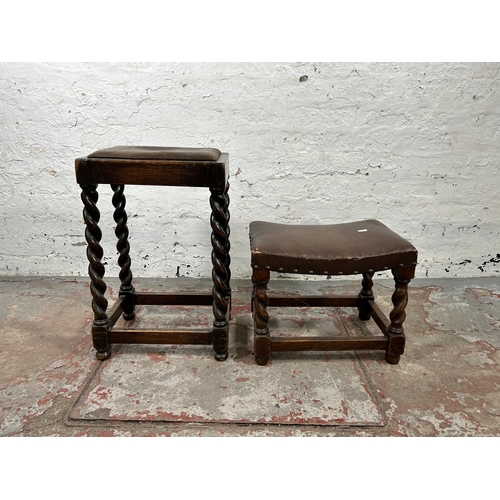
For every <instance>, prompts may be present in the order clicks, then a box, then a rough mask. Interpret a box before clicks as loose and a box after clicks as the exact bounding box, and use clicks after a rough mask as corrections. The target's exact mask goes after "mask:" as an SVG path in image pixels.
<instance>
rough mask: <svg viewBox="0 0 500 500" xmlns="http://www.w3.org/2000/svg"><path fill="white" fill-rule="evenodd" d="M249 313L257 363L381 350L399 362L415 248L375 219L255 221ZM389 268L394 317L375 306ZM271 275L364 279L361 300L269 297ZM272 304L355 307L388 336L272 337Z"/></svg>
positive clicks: (352, 297) (349, 297) (351, 297)
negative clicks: (377, 283)
mask: <svg viewBox="0 0 500 500" xmlns="http://www.w3.org/2000/svg"><path fill="white" fill-rule="evenodd" d="M250 246H251V252H252V257H251V262H252V280H253V283H254V289H253V297H252V311H253V319H254V331H255V336H254V349H255V360H256V362H257V363H258V364H259V365H265V364H266V363H267V362H268V360H269V356H270V355H271V354H272V353H273V352H277V351H350V350H353V351H357V350H384V351H385V359H386V361H387V362H388V363H391V364H397V363H398V362H399V358H400V356H401V354H403V351H404V345H405V335H404V329H403V322H404V320H405V317H406V314H405V308H406V304H407V301H408V294H407V287H408V283H409V282H410V281H411V279H412V278H413V277H414V274H415V266H416V264H417V262H416V261H417V250H416V249H415V247H414V246H413V245H412V244H411V243H409V242H408V241H406V240H405V239H403V238H402V237H401V236H398V235H397V234H396V233H394V232H393V231H391V230H390V229H389V228H388V227H387V226H385V225H384V224H382V223H381V222H379V221H377V220H365V221H358V222H351V223H346V224H333V225H286V224H275V223H271V222H261V221H257V222H252V223H251V224H250ZM389 269H390V270H391V271H392V274H393V276H394V280H395V283H396V289H395V291H394V294H393V295H392V303H393V305H394V308H393V309H392V312H391V313H390V320H388V319H387V318H386V316H384V314H383V313H382V311H381V310H380V308H379V306H378V305H377V304H376V303H375V300H374V295H373V291H372V286H373V281H372V278H373V275H374V273H375V272H377V271H384V270H389ZM271 271H275V272H280V273H295V274H297V273H298V274H312V275H329V276H346V275H352V274H360V275H362V276H363V280H362V289H361V291H360V293H359V294H358V295H344V296H341V295H337V296H335V297H320V296H302V297H268V295H267V284H268V282H269V278H270V273H271ZM268 306H277V307H285V306H286V307H304V306H310V307H357V308H358V310H359V318H360V319H362V320H368V319H370V317H372V318H373V319H374V320H375V323H376V324H377V325H378V327H379V328H380V330H381V331H382V333H383V334H384V336H371V337H362V338H356V337H345V336H341V337H334V338H332V337H290V336H287V337H281V336H280V337H271V336H270V334H269V328H268V320H269V314H268V312H267V307H268Z"/></svg>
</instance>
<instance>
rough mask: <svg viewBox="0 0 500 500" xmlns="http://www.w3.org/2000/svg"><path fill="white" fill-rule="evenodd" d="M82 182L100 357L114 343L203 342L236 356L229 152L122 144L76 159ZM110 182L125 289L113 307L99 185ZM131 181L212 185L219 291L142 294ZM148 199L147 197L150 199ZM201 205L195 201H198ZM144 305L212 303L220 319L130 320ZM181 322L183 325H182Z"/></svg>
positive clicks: (221, 353) (219, 354)
mask: <svg viewBox="0 0 500 500" xmlns="http://www.w3.org/2000/svg"><path fill="white" fill-rule="evenodd" d="M75 171H76V180H77V183H78V184H79V185H80V187H81V189H82V193H81V198H82V201H83V204H84V210H83V218H84V221H85V224H86V230H85V238H86V241H87V258H88V261H89V276H90V279H91V285H90V291H91V294H92V310H93V313H94V320H93V323H92V340H93V344H94V347H95V349H96V351H97V353H96V356H97V358H98V359H100V360H104V359H107V358H108V357H109V356H110V355H111V346H112V345H113V344H202V345H212V346H213V349H214V357H215V359H217V360H218V361H224V360H225V359H226V358H227V356H228V337H229V323H228V322H229V316H230V309H231V288H230V278H231V274H230V257H229V250H230V244H229V192H228V191H229V182H228V179H229V156H228V154H227V153H221V152H220V151H219V150H218V149H214V148H183V147H158V146H114V147H110V148H106V149H100V150H98V151H95V152H93V153H91V154H89V155H87V156H86V157H82V158H77V159H76V160H75ZM100 184H109V185H110V187H111V190H112V191H113V195H112V203H113V206H114V208H115V211H114V214H113V218H114V220H115V222H116V228H115V234H116V237H117V243H116V249H117V251H118V265H119V267H120V274H119V277H120V282H121V285H120V294H119V298H118V300H117V302H116V303H115V304H114V305H113V306H112V307H111V308H109V310H108V301H107V299H106V297H105V292H106V288H107V287H106V283H105V281H104V265H103V263H102V257H103V248H102V247H101V245H100V240H101V237H102V233H101V230H100V228H99V219H100V212H99V209H98V207H97V201H98V198H99V195H98V191H97V188H98V186H99V185H100ZM125 185H149V186H183V187H205V188H208V189H209V190H210V199H209V203H210V207H211V214H210V221H207V223H208V222H210V225H211V228H212V235H211V244H212V255H211V258H212V280H213V287H212V291H211V293H203V292H200V293H189V294H177V293H165V292H138V291H136V290H135V288H134V286H133V285H132V271H131V259H130V245H129V241H128V236H129V230H128V226H127V213H126V211H125V203H126V200H125V194H124V188H125ZM145 203H147V200H146V202H145ZM193 208H195V207H193ZM137 305H165V306H167V305H184V306H194V305H198V306H212V310H213V316H214V322H213V327H212V328H210V329H199V330H195V329H191V328H190V329H183V330H181V329H179V328H157V329H146V328H144V329H140V328H133V327H131V326H130V325H128V324H125V326H122V327H119V326H117V325H116V323H117V321H118V319H119V318H120V316H123V318H124V319H125V321H131V320H133V319H134V318H135V308H136V306H137ZM174 326H175V325H174Z"/></svg>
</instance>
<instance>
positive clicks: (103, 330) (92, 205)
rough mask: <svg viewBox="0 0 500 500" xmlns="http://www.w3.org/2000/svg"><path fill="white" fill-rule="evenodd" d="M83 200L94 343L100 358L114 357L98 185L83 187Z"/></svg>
mask: <svg viewBox="0 0 500 500" xmlns="http://www.w3.org/2000/svg"><path fill="white" fill-rule="evenodd" d="M81 188H82V194H81V198H82V201H83V205H84V209H83V219H84V221H85V224H86V228H85V239H86V240H87V259H88V261H89V267H88V271H89V276H90V280H91V283H90V292H91V294H92V310H93V312H94V320H93V323H92V340H93V344H94V347H95V348H96V350H97V354H96V356H97V358H98V359H100V360H103V359H106V358H108V357H109V356H110V355H111V345H110V343H109V339H108V316H107V314H106V309H107V307H108V301H107V300H106V297H105V293H106V283H105V282H104V265H103V264H102V261H101V260H102V257H103V253H104V252H103V249H102V247H101V245H100V241H101V238H102V232H101V230H100V228H99V225H98V223H99V219H100V212H99V209H98V208H97V200H98V198H99V195H98V193H97V185H84V186H81Z"/></svg>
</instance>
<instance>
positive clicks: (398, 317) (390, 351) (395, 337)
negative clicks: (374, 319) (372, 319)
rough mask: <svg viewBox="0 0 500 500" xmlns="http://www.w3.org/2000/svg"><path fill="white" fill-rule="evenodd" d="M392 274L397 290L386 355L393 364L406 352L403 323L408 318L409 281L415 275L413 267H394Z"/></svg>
mask: <svg viewBox="0 0 500 500" xmlns="http://www.w3.org/2000/svg"><path fill="white" fill-rule="evenodd" d="M392 274H393V276H394V281H395V290H394V293H393V294H392V303H393V305H394V307H393V309H392V311H391V313H390V315H389V319H390V320H391V324H390V325H389V327H388V329H387V333H388V336H389V342H388V346H387V351H386V355H385V360H386V361H387V362H388V363H390V364H393V365H396V364H398V363H399V359H400V357H401V354H403V352H404V346H405V334H404V328H403V323H404V321H405V319H406V312H405V309H406V305H407V304H408V283H410V281H411V278H412V277H413V268H399V269H393V270H392Z"/></svg>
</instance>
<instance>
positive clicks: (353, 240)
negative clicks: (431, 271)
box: [250, 220, 417, 275]
mask: <svg viewBox="0 0 500 500" xmlns="http://www.w3.org/2000/svg"><path fill="white" fill-rule="evenodd" d="M250 242H251V243H250V244H251V250H252V267H253V268H254V269H270V270H271V271H278V272H284V273H300V274H325V275H342V274H344V275H347V274H358V273H364V272H373V271H382V270H387V269H394V268H396V267H405V266H414V265H415V263H416V260H417V250H416V249H415V247H414V246H413V245H412V244H411V243H409V242H408V241H406V240H405V239H404V238H402V237H401V236H399V235H398V234H396V233H395V232H393V231H391V230H390V229H389V228H388V227H387V226H385V225H384V224H382V223H381V222H379V221H378V220H364V221H357V222H349V223H345V224H331V225H288V224H276V223H272V222H262V221H255V222H252V223H250Z"/></svg>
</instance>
